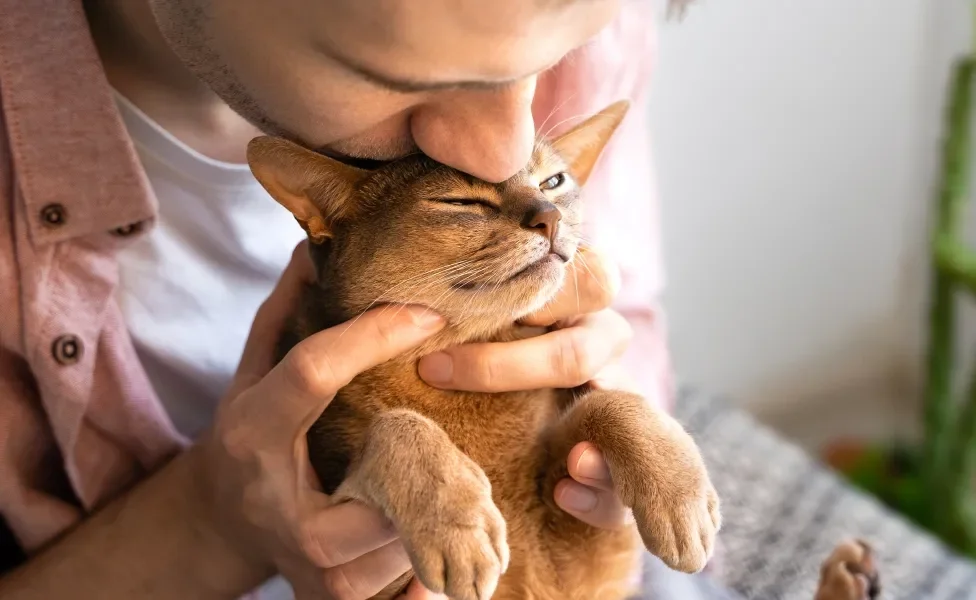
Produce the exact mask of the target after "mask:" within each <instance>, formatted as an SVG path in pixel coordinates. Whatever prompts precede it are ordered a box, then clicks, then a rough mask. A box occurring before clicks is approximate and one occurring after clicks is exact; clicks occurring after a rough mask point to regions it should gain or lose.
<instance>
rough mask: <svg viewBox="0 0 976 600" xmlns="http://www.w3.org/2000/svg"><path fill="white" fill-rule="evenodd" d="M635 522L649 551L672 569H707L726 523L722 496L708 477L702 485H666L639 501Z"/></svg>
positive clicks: (635, 512)
mask: <svg viewBox="0 0 976 600" xmlns="http://www.w3.org/2000/svg"><path fill="white" fill-rule="evenodd" d="M633 511H634V520H635V521H636V522H637V529H638V530H639V531H640V534H641V539H643V540H644V545H645V546H646V547H647V549H648V550H649V551H650V552H651V553H652V554H654V555H655V556H657V557H658V558H660V559H661V560H662V561H664V564H666V565H668V566H669V567H671V568H672V569H675V570H677V571H682V572H685V573H697V572H699V571H701V570H702V569H704V568H705V565H706V564H707V563H708V561H709V559H710V558H711V557H712V552H713V551H714V548H715V538H716V536H717V535H718V531H719V528H720V527H721V524H722V518H721V514H720V511H719V500H718V494H717V493H716V492H715V489H714V488H713V487H712V484H711V482H710V481H709V480H708V476H707V475H705V477H704V478H703V480H702V481H701V483H700V484H699V485H696V486H688V485H684V484H682V485H677V486H671V485H664V486H661V487H660V488H659V489H658V490H656V491H655V493H653V494H652V495H649V496H648V497H645V498H644V499H640V500H638V501H637V502H636V503H635V505H634V507H633Z"/></svg>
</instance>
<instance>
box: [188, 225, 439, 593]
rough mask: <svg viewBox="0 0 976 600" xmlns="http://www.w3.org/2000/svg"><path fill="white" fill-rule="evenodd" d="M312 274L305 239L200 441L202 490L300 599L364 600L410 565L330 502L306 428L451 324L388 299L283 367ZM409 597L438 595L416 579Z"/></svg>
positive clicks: (368, 526) (386, 533) (355, 514)
mask: <svg viewBox="0 0 976 600" xmlns="http://www.w3.org/2000/svg"><path fill="white" fill-rule="evenodd" d="M312 277H313V269H312V265H311V261H310V259H309V257H308V252H307V248H306V246H305V244H302V245H300V246H299V247H298V248H297V249H296V251H295V254H294V255H293V257H292V262H291V264H290V265H289V267H288V269H287V270H286V272H285V273H284V275H283V276H282V279H281V281H280V282H279V284H278V286H277V288H276V289H275V290H274V292H273V293H272V294H271V296H270V297H269V298H268V300H267V301H266V302H265V303H264V304H263V305H262V307H261V308H260V310H259V311H258V314H257V317H256V319H255V322H254V324H253V326H252V329H251V334H250V336H249V339H248V342H247V345H246V348H245V350H244V354H243V357H242V359H241V363H240V366H239V369H238V373H237V375H236V377H235V380H234V383H233V385H232V387H231V390H230V391H229V393H228V395H227V397H226V398H225V400H224V401H223V402H222V404H221V406H220V407H219V409H218V411H217V417H216V420H215V425H214V428H213V430H212V433H211V434H210V436H209V437H208V438H207V439H206V440H205V441H204V442H203V444H202V448H203V450H204V454H203V456H204V457H205V458H204V460H203V466H202V468H201V471H200V475H201V481H202V482H203V488H204V489H205V490H208V492H207V494H206V497H207V499H208V501H207V502H206V504H208V505H209V506H212V507H213V511H212V515H211V518H212V519H213V520H214V521H215V523H216V524H217V531H218V533H219V535H221V536H222V537H224V538H225V539H227V541H228V542H229V544H231V546H232V547H233V548H235V549H236V550H237V551H239V552H241V553H242V554H244V555H245V556H246V557H247V558H248V560H250V561H252V562H253V563H254V564H257V565H264V567H263V568H265V569H267V570H268V571H271V570H276V571H278V572H280V573H281V574H282V575H284V576H285V577H286V578H287V579H288V580H289V582H290V583H291V584H292V587H293V588H294V590H295V594H296V597H297V598H298V600H305V599H311V598H316V599H321V598H334V599H342V600H357V599H366V598H369V597H371V596H373V595H374V594H376V593H378V592H379V591H381V590H382V589H384V588H385V587H386V586H387V585H389V584H390V583H391V582H393V581H394V580H395V579H396V578H398V577H399V576H400V575H402V574H403V573H405V572H406V571H407V570H409V568H410V561H409V559H408V558H407V553H406V551H405V550H404V548H403V546H402V544H401V543H400V542H399V541H398V539H397V533H396V532H395V531H394V530H393V528H392V527H391V525H390V524H389V523H388V522H387V521H386V520H385V519H384V518H383V517H382V516H381V515H380V514H379V513H377V512H375V511H373V510H371V509H368V508H366V507H364V506H362V505H360V504H358V503H352V502H349V503H343V504H339V505H336V506H329V505H328V502H327V498H326V497H325V496H324V495H323V494H322V493H321V491H320V490H319V489H318V481H317V479H316V477H315V474H314V472H313V471H312V470H311V465H310V463H309V461H308V452H307V446H306V441H305V435H306V433H307V432H308V429H309V427H310V426H311V425H312V423H313V422H314V421H315V420H316V419H317V418H318V417H319V415H321V413H322V411H323V410H325V408H326V406H327V405H328V404H329V402H330V401H331V400H332V398H333V397H334V396H335V393H336V391H337V390H338V389H339V388H341V387H342V386H344V385H345V384H347V383H348V382H349V381H350V380H351V379H352V378H353V377H355V376H356V375H357V374H359V373H360V372H362V371H364V370H366V369H368V368H370V367H372V366H374V365H377V364H379V363H382V362H384V361H386V360H388V359H389V358H392V357H394V356H396V355H398V354H400V353H402V352H404V351H405V350H408V349H409V348H411V347H413V346H416V345H417V344H419V343H420V342H422V341H423V340H424V339H426V338H427V337H429V336H430V335H432V334H433V333H435V332H436V331H437V330H439V329H440V328H441V327H442V326H443V320H442V319H441V318H440V317H439V316H437V315H435V314H433V313H431V312H428V311H427V310H425V309H422V308H419V307H384V308H380V309H377V310H373V311H370V312H368V313H366V314H364V315H363V316H362V317H360V318H358V319H355V320H354V321H351V322H349V323H346V324H343V325H340V326H337V327H335V328H333V329H329V330H326V331H323V332H320V333H318V334H316V335H313V336H312V337H310V338H308V339H307V340H305V341H304V342H302V343H301V344H299V345H297V346H296V347H295V348H294V349H293V350H292V351H291V352H290V353H289V354H288V355H287V356H286V357H285V359H284V360H283V361H282V362H281V363H280V364H278V365H277V366H274V365H272V351H273V347H274V344H275V342H276V341H277V339H278V336H279V335H280V332H281V330H282V326H283V324H284V321H285V318H286V317H287V315H288V313H289V312H290V311H291V310H292V309H293V308H294V306H295V302H296V300H297V297H298V294H299V293H300V289H301V286H302V285H303V284H304V283H305V282H307V281H309V280H310V279H311V278H312ZM405 597H406V598H409V599H411V600H422V599H430V598H433V597H434V596H433V595H432V594H430V592H427V591H426V590H424V589H423V588H422V587H421V586H419V585H417V584H416V583H414V584H413V585H412V586H411V588H410V590H409V592H408V593H407V595H406V596H405Z"/></svg>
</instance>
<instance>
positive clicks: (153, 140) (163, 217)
mask: <svg viewBox="0 0 976 600" xmlns="http://www.w3.org/2000/svg"><path fill="white" fill-rule="evenodd" d="M116 99H117V104H118V107H119V110H120V112H121V115H122V119H123V121H124V122H125V125H126V128H127V129H128V131H129V135H130V137H131V138H132V140H133V142H134V143H135V147H136V151H137V152H138V154H139V158H140V160H141V161H142V165H143V168H144V169H145V171H146V174H147V175H148V177H149V182H150V184H151V185H152V189H153V191H154V192H155V194H156V198H157V200H158V202H159V211H158V216H157V222H156V226H155V227H154V228H153V230H152V231H151V232H150V233H149V234H148V235H146V236H144V237H143V238H142V239H139V240H137V241H135V242H134V243H133V244H131V245H130V246H128V247H127V248H126V249H125V250H123V251H122V252H120V253H119V257H118V260H119V274H120V285H119V292H118V294H119V295H118V300H119V304H120V306H121V309H122V313H123V315H124V316H125V320H126V324H127V325H128V328H129V331H130V333H131V335H132V339H133V342H134V343H135V346H136V351H137V352H138V354H139V358H140V360H141V361H142V364H143V366H144V367H145V369H146V373H147V374H148V376H149V380H150V381H151V382H152V384H153V387H154V388H155V390H156V393H157V394H158V395H159V398H160V401H161V402H162V404H163V406H164V407H165V409H166V411H167V413H168V414H169V416H170V418H171V419H172V420H173V423H174V424H175V426H176V427H177V429H179V431H180V432H182V433H183V434H184V435H187V436H188V437H190V438H195V437H196V436H197V435H198V434H199V433H200V432H201V431H203V430H204V429H205V428H206V427H207V426H208V425H209V424H210V422H211V420H212V418H213V413H214V409H215V408H216V405H217V402H218V401H219V399H220V398H221V396H222V394H223V392H224V390H225V389H226V388H227V386H228V384H229V383H230V380H231V377H233V375H234V371H235V370H236V368H237V362H238V360H239V359H240V356H241V351H242V350H243V349H244V342H245V341H246V339H247V334H248V331H249V330H250V327H251V322H252V321H253V320H254V313H255V312H256V311H257V309H258V306H260V304H261V302H263V301H264V299H265V298H267V296H268V294H270V293H271V290H272V289H273V288H274V285H275V284H276V283H277V281H278V278H279V276H280V275H281V272H282V271H283V270H284V268H285V266H287V264H288V261H289V259H290V258H291V253H292V250H294V248H295V245H296V244H298V242H299V241H301V240H302V239H304V237H305V233H304V232H303V231H302V229H301V227H299V226H298V223H296V222H295V219H294V218H293V217H292V216H291V215H290V214H289V213H288V211H287V210H285V209H284V208H282V207H281V206H280V205H279V204H278V203H277V202H275V201H274V200H273V199H272V198H271V197H270V196H269V195H268V194H267V193H266V192H265V191H264V188H262V187H261V185H260V184H259V183H258V182H257V181H256V180H255V179H254V177H253V175H251V172H250V170H249V169H248V167H247V165H243V164H231V163H225V162H221V161H217V160H213V159H211V158H208V157H206V156H204V155H202V154H200V153H199V152H196V151H195V150H193V149H192V148H190V147H188V146H187V145H186V144H183V143H182V142H180V141H179V140H177V139H176V138H174V137H173V136H172V135H170V134H169V133H168V132H166V131H165V130H164V129H162V127H160V126H159V125H158V124H157V123H155V122H154V121H152V120H151V119H150V118H149V117H148V116H146V115H145V114H144V113H143V112H142V111H140V110H139V109H138V108H137V107H136V106H135V105H133V104H132V103H131V102H129V101H128V100H126V99H125V98H124V97H122V96H121V95H119V94H116ZM291 597H293V596H292V593H291V590H290V588H289V587H288V586H287V584H285V583H284V582H283V580H281V579H280V578H277V579H276V580H273V581H272V583H271V584H270V585H269V586H265V588H264V589H263V590H262V594H261V598H262V599H264V598H268V599H271V598H274V599H276V600H277V599H282V600H284V599H286V598H291Z"/></svg>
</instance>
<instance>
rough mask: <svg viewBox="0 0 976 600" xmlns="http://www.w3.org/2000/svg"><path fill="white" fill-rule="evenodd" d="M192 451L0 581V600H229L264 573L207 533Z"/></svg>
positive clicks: (176, 459) (249, 587)
mask: <svg viewBox="0 0 976 600" xmlns="http://www.w3.org/2000/svg"><path fill="white" fill-rule="evenodd" d="M198 453H199V449H196V448H195V449H192V450H190V451H189V452H187V453H186V454H183V455H181V456H179V457H177V458H175V459H174V460H173V461H172V462H171V463H170V464H168V465H167V466H166V467H164V468H163V469H162V470H160V471H159V472H158V473H156V474H155V475H153V476H152V477H150V478H149V479H148V480H147V481H145V482H143V483H142V484H140V485H139V486H138V487H136V488H135V489H133V490H132V491H130V492H129V493H128V494H126V495H124V496H123V497H121V498H119V499H118V500H115V501H114V502H112V503H111V504H109V505H108V506H106V507H105V508H104V509H103V510H101V511H99V512H98V513H97V514H95V515H93V516H92V517H91V518H89V519H87V520H86V521H84V522H83V523H82V524H81V525H79V526H78V527H77V528H76V529H74V530H72V531H70V532H69V533H67V534H66V535H65V536H64V537H63V538H62V539H60V540H59V541H57V542H56V543H54V544H53V545H52V546H51V547H50V548H47V549H46V550H44V551H43V552H42V553H40V554H39V555H37V556H36V557H34V558H32V559H31V560H30V561H29V562H28V563H26V564H25V565H23V566H22V567H20V568H19V569H17V570H15V571H13V572H11V573H9V574H8V575H6V576H4V577H3V578H2V579H0V598H3V599H4V600H35V599H37V600H41V599H43V600H49V599H50V598H72V599H73V600H87V599H92V600H96V599H97V600H114V599H115V598H119V599H125V600H130V599H131V598H152V599H160V600H164V599H169V598H173V599H179V600H183V599H185V598H194V599H199V600H207V599H211V598H212V599H214V600H216V599H224V598H237V597H239V596H240V595H242V594H244V593H246V592H248V591H249V590H251V589H253V588H254V587H256V586H257V585H259V584H260V583H261V582H262V581H264V580H265V579H266V578H267V577H269V576H271V575H272V573H271V572H270V571H269V570H268V569H267V568H265V567H262V566H259V565H256V564H251V563H249V562H248V561H247V560H245V559H244V558H242V557H241V556H239V555H237V554H236V553H235V552H234V551H233V549H232V548H230V547H229V545H228V544H227V542H226V541H225V540H223V539H221V538H220V537H219V536H218V535H217V534H216V533H214V531H213V530H212V529H211V528H210V527H209V522H208V518H207V513H206V511H204V510H203V506H204V505H203V503H202V502H201V499H200V497H199V496H198V495H197V493H195V491H194V490H196V489H197V486H195V485H194V482H195V477H196V473H195V471H194V469H195V465H194V461H195V460H196V459H197V455H198Z"/></svg>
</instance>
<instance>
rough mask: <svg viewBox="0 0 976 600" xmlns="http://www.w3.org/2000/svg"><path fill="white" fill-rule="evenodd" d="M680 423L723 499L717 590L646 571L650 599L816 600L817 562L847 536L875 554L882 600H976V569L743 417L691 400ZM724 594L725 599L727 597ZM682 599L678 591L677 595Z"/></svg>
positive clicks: (708, 400)
mask: <svg viewBox="0 0 976 600" xmlns="http://www.w3.org/2000/svg"><path fill="white" fill-rule="evenodd" d="M676 416H677V418H678V419H679V420H680V421H681V422H682V423H683V424H684V425H685V427H687V428H688V430H689V431H690V432H691V434H692V435H693V436H694V437H695V439H696V440H697V441H698V443H699V445H700V446H701V448H702V451H703V453H704V455H705V460H706V462H707V463H708V466H709V469H710V473H711V476H712V479H713V481H714V483H715V486H716V487H717V488H718V491H719V495H720V496H721V498H722V512H723V528H722V532H721V534H720V537H721V543H722V546H723V548H722V553H721V560H720V563H721V574H720V575H719V577H720V579H721V583H723V584H724V586H719V585H717V582H714V581H711V580H709V579H708V578H706V577H702V576H695V577H687V576H683V575H677V574H674V575H669V576H666V577H664V578H663V579H660V578H659V577H657V575H658V574H659V573H660V572H661V571H662V570H663V567H661V566H660V565H659V564H658V563H655V562H653V561H648V570H650V571H654V575H655V577H653V578H652V579H654V580H656V583H653V584H649V585H650V587H651V588H652V589H650V590H649V592H651V594H654V595H651V596H649V597H653V598H661V599H664V598H666V599H667V600H697V599H698V598H707V599H721V600H726V599H731V598H739V597H742V598H747V599H757V600H780V599H782V600H812V598H813V594H814V590H815V589H816V583H817V577H818V575H819V568H820V562H821V561H822V560H823V559H824V558H826V557H827V555H828V554H829V553H830V551H831V550H832V549H833V547H834V546H835V545H836V544H837V543H838V542H840V541H841V540H842V539H844V538H846V537H850V536H858V537H863V538H864V539H866V540H868V541H869V542H870V543H871V544H872V545H873V546H874V547H875V549H876V550H877V552H878V564H879V570H880V573H881V582H882V588H883V592H882V598H884V599H885V600H966V599H968V598H972V599H974V600H976V564H974V563H972V562H970V561H968V560H964V559H961V558H958V557H956V556H955V555H953V554H952V553H951V552H950V551H949V550H947V549H946V548H945V547H944V546H943V545H942V544H940V543H939V542H938V541H936V540H935V539H934V538H932V537H931V536H929V535H927V534H925V533H923V532H922V531H920V530H919V529H917V528H915V527H914V526H912V525H911V524H909V523H908V522H906V521H905V520H904V519H902V518H901V517H900V516H898V515H896V514H894V513H892V512H891V511H889V510H887V509H886V508H885V507H883V506H882V505H881V504H880V503H878V502H877V501H875V500H874V499H873V498H870V497H867V496H866V495H864V494H861V493H859V492H858V491H856V490H854V489H852V488H851V487H849V486H848V485H846V484H845V483H844V482H843V481H842V480H841V479H840V478H839V477H837V476H836V475H834V474H833V473H832V472H830V471H828V470H827V469H825V468H824V467H822V466H821V465H820V464H818V463H817V462H815V461H814V460H812V459H811V458H810V457H809V456H808V455H806V454H805V453H804V452H803V451H802V450H800V449H799V448H798V447H796V446H794V445H792V444H790V443H788V442H786V441H784V440H783V439H781V438H780V437H778V436H777V435H775V434H774V433H773V432H772V431H770V430H769V429H767V428H765V427H764V426H762V425H760V424H759V423H757V422H756V421H755V420H754V419H752V418H751V417H750V416H748V415H747V414H746V413H744V412H742V411H740V410H737V409H735V408H732V407H730V406H728V405H726V404H725V403H723V402H722V401H720V400H718V399H715V398H713V397H710V396H707V395H705V394H701V393H698V392H695V391H691V390H685V391H683V392H682V394H680V398H679V401H678V403H677V407H676ZM726 588H727V589H726ZM678 590H682V591H678Z"/></svg>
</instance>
